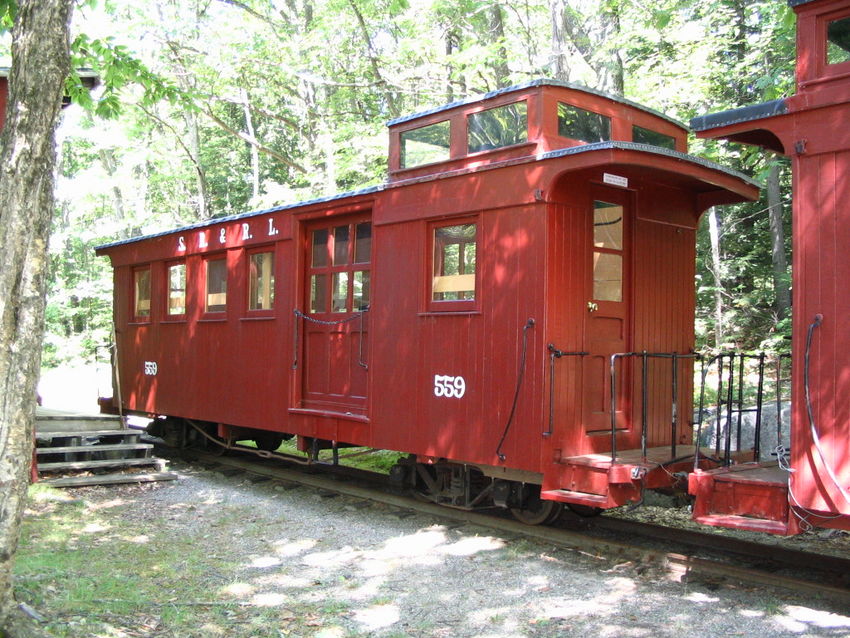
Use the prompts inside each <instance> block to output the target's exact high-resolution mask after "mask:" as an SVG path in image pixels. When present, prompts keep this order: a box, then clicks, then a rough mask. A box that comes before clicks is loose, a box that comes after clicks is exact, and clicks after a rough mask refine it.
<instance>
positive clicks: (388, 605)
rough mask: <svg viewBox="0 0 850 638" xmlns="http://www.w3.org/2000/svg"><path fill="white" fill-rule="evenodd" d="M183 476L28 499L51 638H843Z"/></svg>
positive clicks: (546, 555)
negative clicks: (793, 637)
mask: <svg viewBox="0 0 850 638" xmlns="http://www.w3.org/2000/svg"><path fill="white" fill-rule="evenodd" d="M172 469H175V470H177V471H178V472H179V473H180V479H179V480H177V481H174V482H170V483H161V484H155V485H148V486H124V487H110V488H104V487H97V488H81V489H76V490H68V491H66V492H61V493H58V494H57V493H56V492H54V491H45V492H43V493H35V494H34V496H33V502H32V506H31V508H30V510H29V512H28V514H27V522H26V526H25V530H24V537H23V541H22V548H21V551H20V553H19V567H18V572H19V591H18V593H19V597H20V598H21V599H23V600H25V601H27V602H28V603H29V604H31V605H32V606H33V607H34V608H36V609H37V610H38V611H39V612H40V613H41V614H43V615H44V617H45V619H46V627H47V628H48V629H49V630H50V631H51V632H52V633H54V634H55V635H57V636H73V637H84V636H85V637H92V636H98V637H100V636H103V637H108V638H119V637H141V636H145V637H147V636H150V637H154V636H174V637H181V638H182V637H186V638H188V637H198V638H201V637H204V638H207V637H217V636H220V637H222V638H224V637H227V638H231V637H255V636H257V637H265V636H269V637H280V636H315V637H321V638H342V637H348V636H379V637H401V636H416V637H420V636H421V637H426V636H427V637H431V636H433V637H446V638H449V637H451V638H456V637H473V636H474V637H480V638H491V637H492V638H495V637H499V638H504V637H555V636H600V637H604V636H611V637H617V638H620V637H627V636H636V637H637V636H641V637H642V636H646V637H650V636H653V637H655V636H670V637H673V636H675V637H676V638H681V637H683V636H700V637H701V638H704V637H705V636H722V635H731V636H772V637H773V636H828V637H837V636H850V614H848V613H847V610H836V609H835V608H834V606H831V605H830V604H829V603H828V602H825V601H812V600H803V599H800V598H798V597H795V596H794V595H793V594H790V593H788V592H784V591H782V590H772V589H769V588H757V587H752V586H741V585H736V584H731V583H721V582H711V581H699V582H684V583H682V582H676V581H675V580H672V579H671V576H670V575H669V574H666V573H663V572H661V571H659V570H658V569H657V568H653V567H647V566H646V565H637V564H632V563H629V562H624V563H617V562H616V561H612V560H607V559H601V558H598V557H594V556H590V555H587V554H583V553H579V552H576V551H571V550H569V549H564V548H556V547H552V546H547V545H546V544H543V543H540V542H536V541H531V540H529V539H527V538H524V537H514V536H505V535H498V534H496V533H495V532H493V531H491V530H488V529H486V528H482V527H476V526H471V525H459V524H458V523H454V522H448V519H439V518H435V517H431V516H426V515H421V514H415V513H413V512H411V511H409V510H402V509H398V508H394V507H392V506H387V505H383V504H380V503H374V502H369V501H363V500H358V499H353V498H349V497H344V496H333V495H331V494H330V493H326V492H323V491H321V490H316V489H313V488H309V487H298V486H294V485H292V484H284V483H281V482H277V481H259V480H258V479H256V478H253V479H250V478H249V477H247V476H245V475H243V474H241V473H238V472H234V471H230V470H228V471H226V472H216V471H212V470H205V469H200V468H197V467H192V466H189V465H187V464H185V463H183V462H172Z"/></svg>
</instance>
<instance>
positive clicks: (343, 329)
mask: <svg viewBox="0 0 850 638" xmlns="http://www.w3.org/2000/svg"><path fill="white" fill-rule="evenodd" d="M306 239H307V241H306V255H305V264H306V267H305V272H306V281H305V286H304V290H305V299H304V309H305V310H304V317H303V319H302V323H303V331H302V334H303V348H304V356H303V361H304V370H303V372H302V377H301V379H302V403H303V406H304V407H305V408H311V409H317V410H325V411H329V412H343V413H346V412H350V413H353V414H365V412H366V399H367V387H368V384H367V371H368V362H367V361H366V359H367V354H366V353H367V346H368V327H369V314H368V309H369V303H370V301H369V298H370V289H371V274H372V269H371V261H372V224H371V221H370V219H369V217H368V216H358V217H354V218H346V219H344V220H339V219H337V220H334V221H332V222H331V221H326V220H325V221H323V222H321V223H317V224H313V225H311V226H309V227H308V229H307V238H306Z"/></svg>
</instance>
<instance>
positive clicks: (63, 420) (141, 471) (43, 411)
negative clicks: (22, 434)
mask: <svg viewBox="0 0 850 638" xmlns="http://www.w3.org/2000/svg"><path fill="white" fill-rule="evenodd" d="M140 436H141V431H140V430H133V429H129V428H127V427H125V425H124V422H123V420H122V419H121V417H119V416H114V415H105V414H78V413H73V412H65V411H60V410H51V409H47V408H41V407H39V408H38V409H37V411H36V433H35V439H36V449H35V458H34V460H33V480H37V481H38V482H39V483H44V484H46V485H52V486H54V487H79V486H83V485H116V484H119V483H149V482H153V481H169V480H174V479H176V478H177V474H176V473H174V472H166V471H165V464H166V462H165V461H164V460H163V459H159V458H156V457H154V456H153V455H152V450H153V445H151V444H150V443H142V442H141V441H140Z"/></svg>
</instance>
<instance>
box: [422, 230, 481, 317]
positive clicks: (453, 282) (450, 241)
mask: <svg viewBox="0 0 850 638" xmlns="http://www.w3.org/2000/svg"><path fill="white" fill-rule="evenodd" d="M476 244H477V224H460V225H457V226H440V227H438V228H435V229H434V277H433V280H432V284H431V300H432V301H472V300H474V299H475V265H476V252H477V251H476V247H477V246H476Z"/></svg>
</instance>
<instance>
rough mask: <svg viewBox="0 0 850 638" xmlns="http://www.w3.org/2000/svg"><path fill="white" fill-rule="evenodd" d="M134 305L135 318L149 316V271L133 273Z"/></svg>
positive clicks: (146, 269)
mask: <svg viewBox="0 0 850 638" xmlns="http://www.w3.org/2000/svg"><path fill="white" fill-rule="evenodd" d="M133 288H134V291H135V293H134V295H133V298H134V302H133V303H134V305H133V312H134V314H135V316H136V317H150V316H151V269H150V268H145V269H143V270H136V271H134V273H133Z"/></svg>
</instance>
